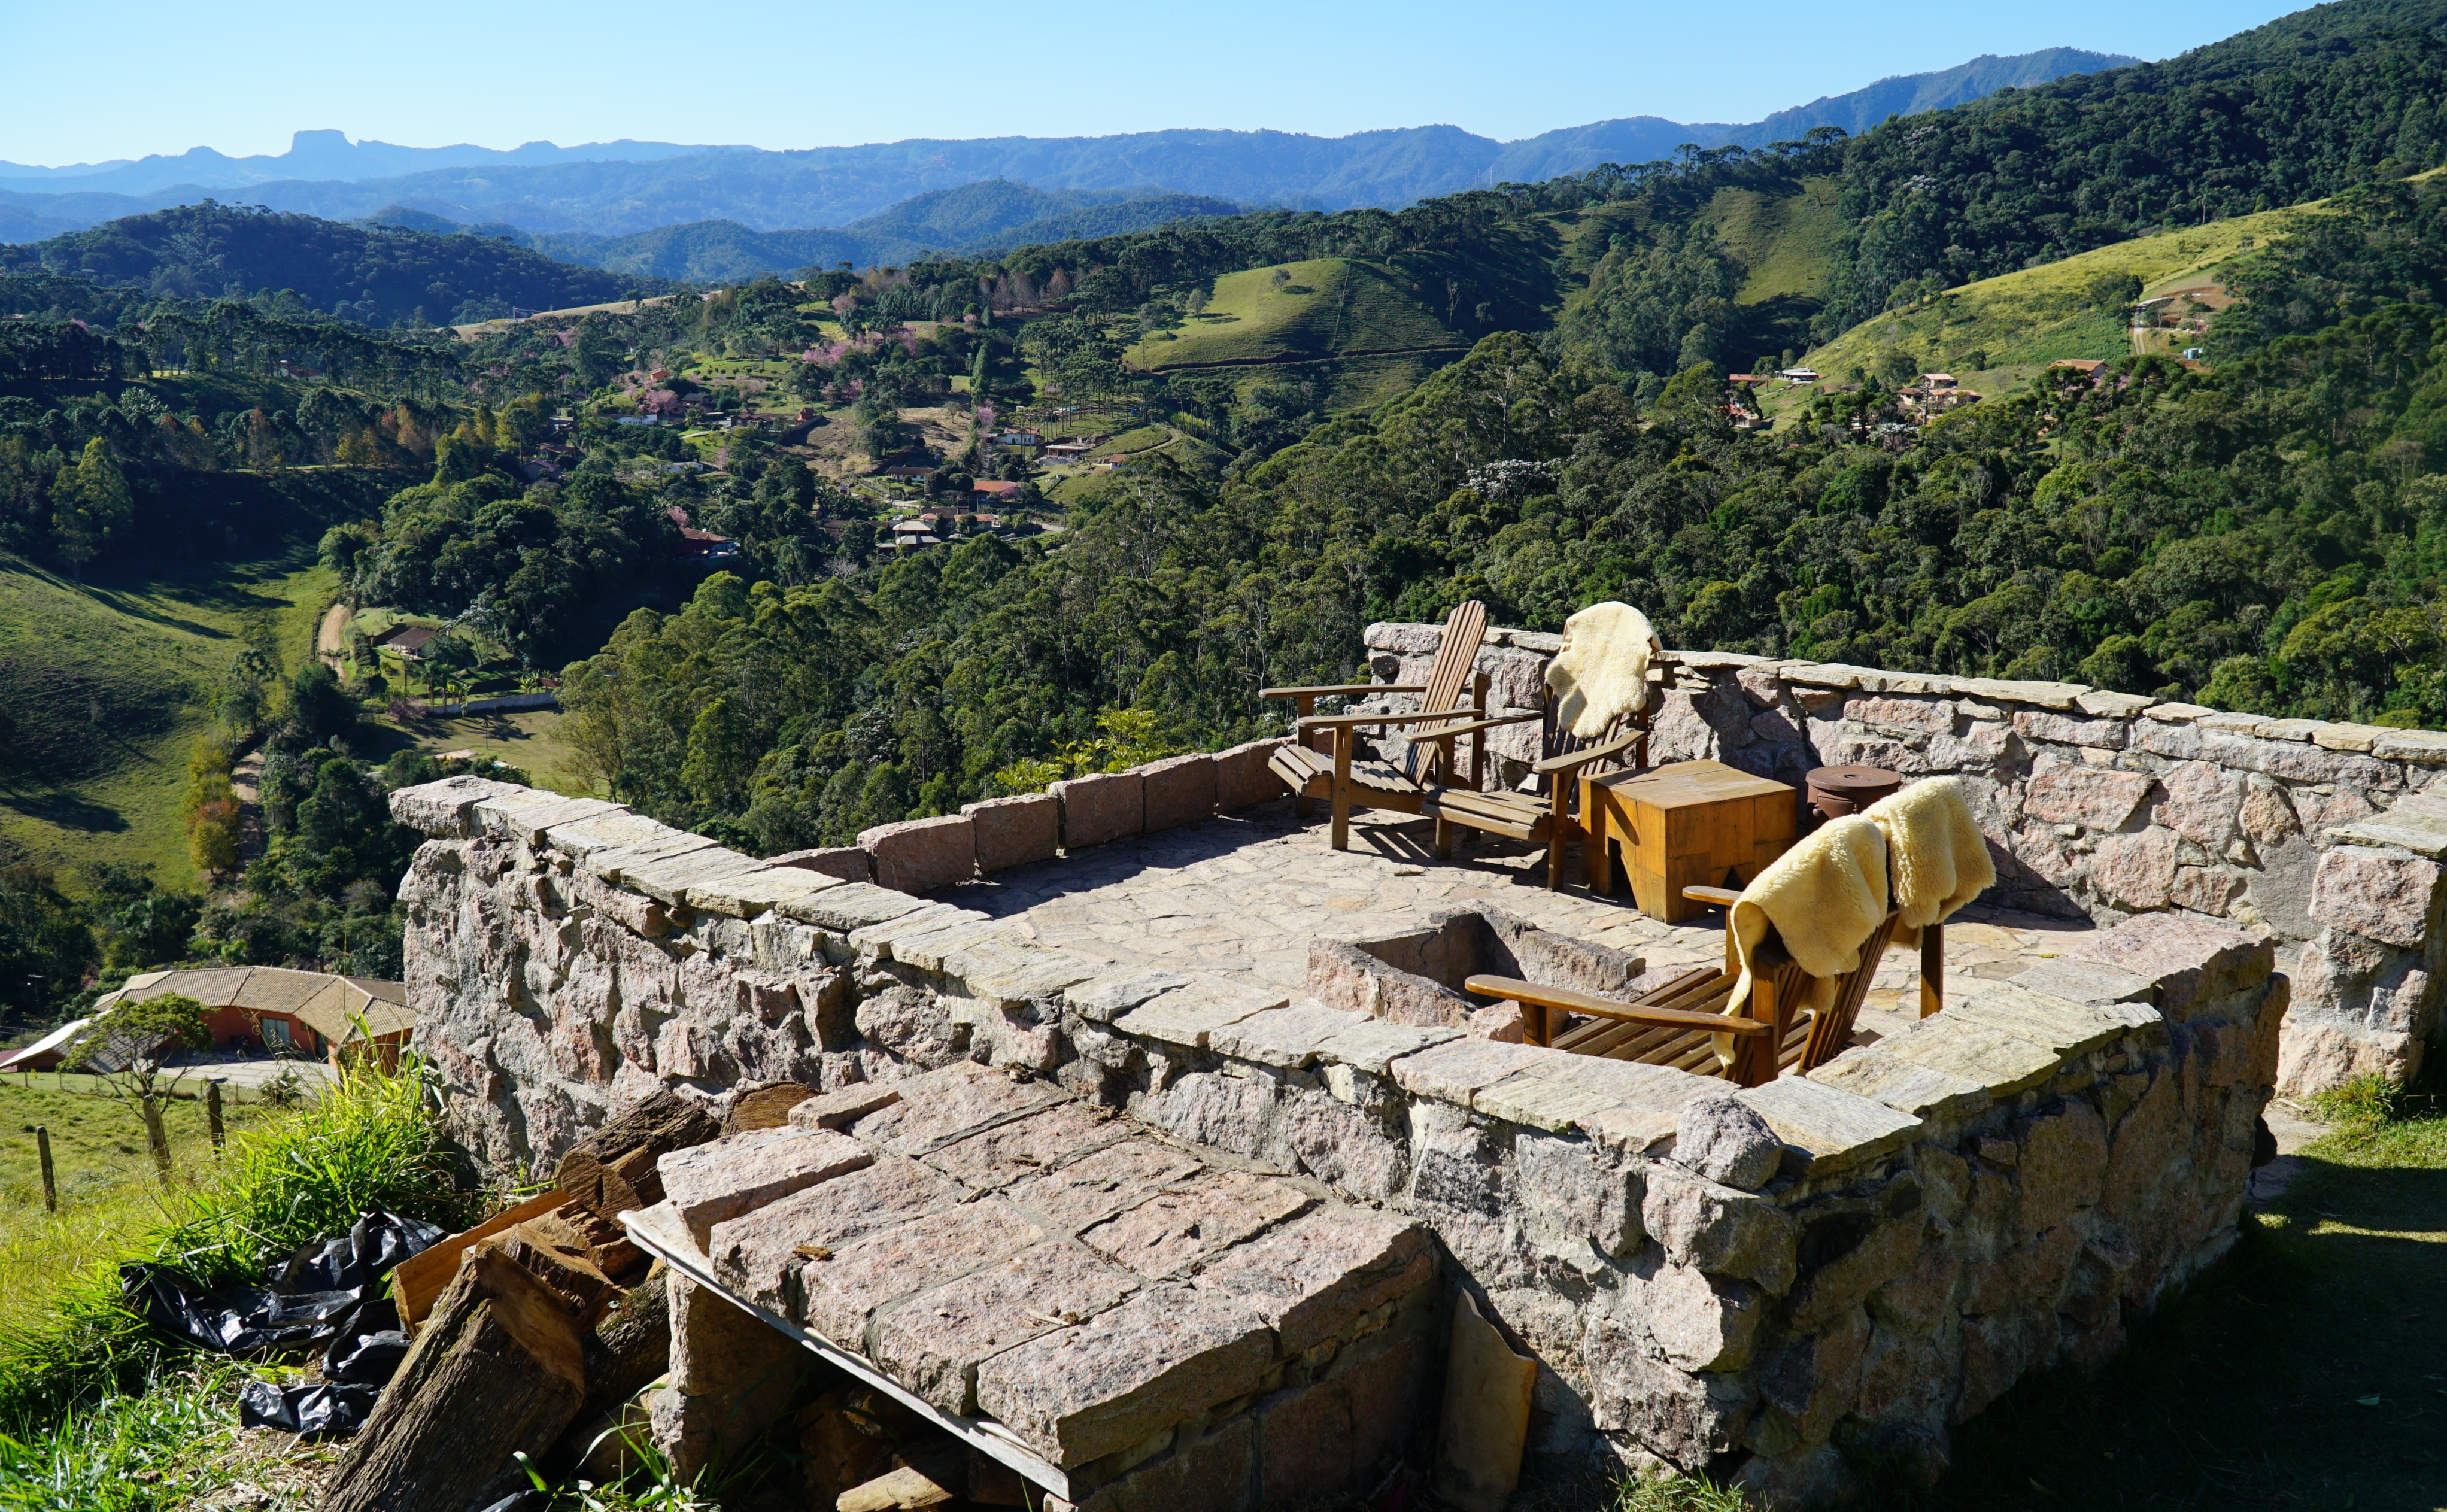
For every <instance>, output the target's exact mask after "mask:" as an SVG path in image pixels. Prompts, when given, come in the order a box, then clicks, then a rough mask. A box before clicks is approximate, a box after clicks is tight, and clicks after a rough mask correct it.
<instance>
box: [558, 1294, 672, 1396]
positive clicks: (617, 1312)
mask: <svg viewBox="0 0 2447 1512" xmlns="http://www.w3.org/2000/svg"><path fill="white" fill-rule="evenodd" d="M580 1342H581V1344H582V1345H583V1348H584V1351H585V1356H586V1410H587V1412H588V1413H589V1414H593V1415H600V1416H610V1415H613V1414H614V1413H615V1411H616V1409H617V1408H619V1407H620V1406H621V1405H622V1404H624V1403H626V1402H628V1401H629V1400H630V1399H631V1398H633V1397H635V1395H636V1394H637V1393H638V1392H639V1391H642V1390H644V1389H646V1388H647V1387H649V1386H652V1385H653V1384H654V1380H655V1378H656V1377H658V1376H660V1375H661V1374H662V1373H663V1372H664V1371H665V1370H670V1369H671V1368H672V1304H671V1297H670V1295H669V1294H668V1293H667V1292H666V1291H665V1290H664V1287H663V1278H662V1277H661V1276H650V1277H648V1278H647V1280H646V1283H645V1284H644V1285H643V1286H640V1287H638V1288H636V1289H635V1291H632V1292H629V1293H626V1294H625V1295H622V1296H621V1298H620V1299H619V1301H617V1302H616V1303H615V1304H613V1307H612V1311H611V1312H609V1313H606V1314H603V1316H602V1317H600V1318H598V1319H597V1320H596V1324H595V1327H594V1328H593V1329H592V1330H590V1331H589V1332H587V1334H586V1337H585V1338H584V1339H583V1340H581V1341H580Z"/></svg>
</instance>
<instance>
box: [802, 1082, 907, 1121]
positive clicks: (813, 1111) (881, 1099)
mask: <svg viewBox="0 0 2447 1512" xmlns="http://www.w3.org/2000/svg"><path fill="white" fill-rule="evenodd" d="M900 1101H901V1089H900V1088H899V1087H894V1086H892V1085H891V1084H889V1083H885V1082H852V1083H851V1084H850V1085H849V1086H847V1087H835V1088H833V1089H832V1090H831V1091H829V1092H819V1093H817V1094H816V1095H815V1096H813V1097H808V1098H803V1099H801V1100H800V1101H799V1102H797V1103H794V1104H792V1105H791V1106H790V1125H791V1126H792V1127H793V1128H806V1129H844V1128H847V1127H849V1126H850V1125H853V1124H855V1123H857V1122H858V1121H859V1120H860V1119H863V1118H864V1117H866V1115H868V1114H869V1113H878V1112H882V1110H883V1109H885V1108H887V1107H890V1106H892V1105H893V1104H895V1103H898V1102H900Z"/></svg>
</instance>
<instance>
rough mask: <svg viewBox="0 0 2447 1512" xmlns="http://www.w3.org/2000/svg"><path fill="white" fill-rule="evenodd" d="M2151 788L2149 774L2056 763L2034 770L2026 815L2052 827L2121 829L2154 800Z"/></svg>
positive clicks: (2025, 800) (2025, 798) (2025, 791)
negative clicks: (2143, 804) (2146, 802)
mask: <svg viewBox="0 0 2447 1512" xmlns="http://www.w3.org/2000/svg"><path fill="white" fill-rule="evenodd" d="M2118 728H2119V730H2120V729H2121V727H2120V726H2119V727H2118ZM2150 784H2151V778H2150V774H2149V773H2147V772H2127V771H2117V770H2115V769H2114V768H2112V767H2105V766H2087V765H2076V764H2075V763H2072V762H2052V763H2049V764H2047V765H2039V766H2034V767H2033V768H2032V770H2031V781H2030V783H2029V784H2028V785H2027V786H2026V787H2025V788H2024V789H2023V791H2022V812H2023V813H2025V814H2028V815H2030V816H2031V817H2032V818H2034V819H2037V820H2040V821H2043V822H2047V823H2050V824H2084V825H2088V826H2089V827H2090V828H2092V829H2106V830H2112V829H2117V828H2120V827H2121V826H2122V825H2123V823H2124V822H2125V821H2126V820H2128V819H2131V818H2132V817H2133V813H2134V810H2135V809H2137V808H2139V807H2140V806H2141V800H2143V799H2144V798H2147V797H2149V796H2150Z"/></svg>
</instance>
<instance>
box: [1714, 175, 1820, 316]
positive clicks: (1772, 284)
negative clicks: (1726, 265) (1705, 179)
mask: <svg viewBox="0 0 2447 1512" xmlns="http://www.w3.org/2000/svg"><path fill="white" fill-rule="evenodd" d="M1841 194H1842V186H1841V185H1840V184H1838V183H1837V182H1836V181H1835V180H1833V179H1831V178H1812V179H1805V180H1801V181H1800V182H1799V183H1797V184H1795V185H1794V186H1793V192H1792V193H1787V194H1770V193H1767V192H1765V191H1763V190H1758V189H1719V190H1717V195H1716V198H1713V199H1711V200H1710V201H1709V202H1708V207H1707V208H1706V209H1705V210H1702V211H1701V212H1699V214H1698V217H1696V218H1697V219H1698V220H1700V221H1702V222H1705V223H1706V224H1707V225H1709V226H1710V227H1712V228H1713V229H1714V230H1715V231H1716V233H1717V237H1718V239H1720V240H1721V241H1723V243H1724V244H1725V250H1726V251H1728V252H1730V253H1732V254H1733V255H1735V256H1736V258H1738V259H1740V261H1741V265H1742V271H1743V275H1742V287H1741V293H1740V294H1739V295H1738V296H1737V297H1738V298H1739V299H1740V301H1741V302H1742V303H1743V304H1746V305H1763V304H1766V303H1768V302H1769V301H1771V300H1774V299H1781V298H1799V299H1808V300H1812V301H1815V300H1816V299H1818V298H1819V297H1820V296H1822V295H1823V294H1825V293H1826V292H1827V289H1828V286H1829V285H1830V284H1831V282H1832V281H1833V280H1834V276H1835V249H1836V246H1837V244H1838V241H1839V238H1840V237H1841V236H1843V234H1844V219H1843V216H1842V213H1841V212H1840V210H1839V209H1838V208H1837V199H1838V198H1839V197H1840V195H1841Z"/></svg>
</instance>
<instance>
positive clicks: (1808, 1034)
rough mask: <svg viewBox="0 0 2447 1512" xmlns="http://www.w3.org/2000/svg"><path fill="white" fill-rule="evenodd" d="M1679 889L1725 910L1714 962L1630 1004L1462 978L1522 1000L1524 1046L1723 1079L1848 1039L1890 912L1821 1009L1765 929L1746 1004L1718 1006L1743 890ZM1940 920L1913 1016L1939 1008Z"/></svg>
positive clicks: (1729, 985) (1800, 1058)
mask: <svg viewBox="0 0 2447 1512" xmlns="http://www.w3.org/2000/svg"><path fill="white" fill-rule="evenodd" d="M1683 896H1684V897H1686V898H1694V899H1696V900H1698V901H1699V902H1703V903H1715V904H1717V905H1718V906H1719V907H1721V908H1723V909H1724V910H1725V959H1724V964H1723V965H1722V966H1703V967H1700V968H1698V969H1697V970H1695V971H1691V972H1687V973H1684V974H1682V975H1680V976H1678V977H1676V978H1675V979H1674V980H1672V981H1670V982H1667V983H1666V984H1665V985H1664V986H1662V987H1659V988H1655V989H1652V990H1651V991H1649V992H1643V993H1641V995H1640V996H1639V997H1636V998H1633V999H1631V1000H1630V1001H1628V1002H1623V1001H1619V1000H1617V999H1614V998H1609V997H1600V996H1598V995H1597V994H1595V993H1593V992H1574V991H1573V990H1571V989H1570V988H1565V987H1544V986H1541V985H1539V984H1538V983H1535V982H1524V981H1518V980H1515V979H1514V978H1511V977H1508V976H1472V977H1470V978H1468V979H1467V980H1466V981H1464V983H1463V984H1462V985H1463V986H1464V987H1465V988H1467V989H1468V990H1469V991H1470V992H1476V993H1478V994H1479V995H1480V996H1482V997H1495V998H1504V999H1508V1000H1510V1001H1512V1002H1515V1003H1518V1004H1520V1005H1521V1018H1522V1028H1523V1031H1524V1033H1523V1038H1524V1039H1526V1040H1527V1042H1528V1043H1529V1044H1532V1045H1550V1046H1552V1047H1553V1048H1555V1049H1561V1050H1570V1051H1572V1052H1573V1053H1574V1054H1577V1055H1603V1056H1606V1057H1608V1058H1610V1059H1613V1060H1618V1061H1641V1062H1644V1063H1646V1064H1647V1065H1651V1066H1670V1067H1673V1068H1676V1069H1677V1070H1684V1071H1691V1072H1694V1073H1696V1074H1698V1075H1700V1076H1722V1077H1724V1078H1725V1079H1726V1080H1728V1081H1730V1082H1733V1083H1735V1084H1736V1085H1738V1086H1741V1087H1757V1086H1759V1085H1760V1084H1761V1083H1764V1082H1772V1081H1774V1080H1775V1078H1776V1077H1777V1075H1779V1074H1780V1073H1782V1072H1784V1071H1788V1070H1790V1071H1796V1072H1808V1071H1812V1070H1815V1069H1817V1068H1819V1067H1821V1066H1824V1065H1826V1064H1827V1063H1828V1062H1829V1061H1831V1060H1833V1059H1834V1058H1835V1057H1836V1056H1837V1055H1840V1054H1842V1053H1843V1051H1844V1049H1845V1047H1846V1046H1848V1045H1849V1044H1851V1042H1852V1030H1853V1026H1854V1022H1855V1021H1856V1020H1857V1019H1858V1017H1859V1015H1860V1011H1861V1002H1862V1000H1863V999H1864V998H1866V997H1867V996H1868V992H1869V983H1870V981H1871V980H1872V979H1873V978H1874V977H1876V975H1877V973H1878V962H1879V960H1880V958H1881V957H1883V956H1884V955H1885V954H1886V953H1887V945H1888V944H1890V943H1891V942H1892V941H1893V939H1894V937H1895V933H1896V929H1897V916H1896V915H1894V914H1893V913H1888V914H1887V917H1886V920H1885V922H1883V923H1881V924H1880V925H1879V926H1878V927H1877V928H1876V929H1875V930H1874V931H1872V932H1871V933H1870V936H1869V938H1868V941H1866V942H1865V943H1864V944H1863V945H1862V947H1861V964H1860V965H1859V966H1857V967H1855V968H1854V969H1853V970H1851V971H1849V972H1848V973H1845V974H1844V976H1843V977H1842V978H1841V979H1840V980H1839V982H1838V985H1837V987H1836V990H1835V1001H1834V1002H1833V1004H1832V1005H1831V1007H1830V1008H1829V1009H1828V1010H1827V1011H1825V1012H1824V1013H1819V1012H1815V1011H1812V1010H1809V1009H1807V1008H1804V1007H1802V1006H1801V1004H1802V1001H1803V999H1804V997H1805V996H1806V995H1807V988H1808V983H1809V977H1808V976H1806V975H1805V974H1804V973H1802V971H1801V969H1800V968H1799V967H1798V966H1796V965H1794V964H1793V958H1792V957H1791V956H1790V955H1787V954H1785V952H1784V947H1783V945H1782V943H1781V942H1780V941H1778V940H1777V939H1776V938H1775V935H1774V931H1773V930H1771V931H1770V932H1769V935H1768V937H1767V939H1766V940H1764V941H1762V942H1761V944H1760V947H1759V949H1758V951H1757V952H1756V953H1755V956H1754V959H1755V962H1756V964H1757V966H1758V970H1757V972H1756V973H1755V974H1754V975H1753V977H1752V978H1751V1000H1750V1005H1749V1007H1748V1008H1747V1009H1746V1010H1745V1011H1742V1012H1739V1013H1728V1012H1726V1011H1724V1010H1725V1004H1726V1002H1727V1000H1728V999H1730V998H1731V997H1732V996H1733V994H1734V988H1735V986H1736V984H1737V982H1738V980H1739V978H1740V976H1741V968H1740V966H1739V964H1738V963H1737V962H1736V959H1735V956H1734V926H1733V905H1734V900H1735V899H1736V898H1739V897H1740V896H1741V895H1740V894H1738V893H1736V892H1734V891H1732V890H1731V889H1729V888H1723V887H1686V888H1684V889H1683ZM1944 992H1945V948H1944V926H1943V925H1941V924H1931V925H1928V926H1927V927H1925V929H1923V930H1922V931H1921V932H1920V1013H1921V1017H1923V1018H1926V1017H1928V1016H1929V1015H1930V1014H1932V1013H1935V1012H1937V1011H1939V1010H1940V1009H1942V1008H1943V1007H1944ZM1565 1013H1577V1014H1582V1015H1584V1016H1585V1017H1586V1018H1587V1019H1588V1020H1589V1022H1587V1023H1585V1024H1579V1025H1575V1026H1573V1027H1572V1028H1570V1029H1568V1030H1564V1031H1563V1032H1562V1033H1556V1032H1554V1028H1555V1026H1556V1025H1557V1024H1558V1023H1559V1022H1561V1019H1560V1015H1562V1014H1565ZM1718 1034H1731V1035H1733V1036H1734V1037H1735V1038H1734V1059H1733V1064H1731V1065H1725V1064H1723V1063H1721V1062H1719V1061H1718V1060H1717V1049H1716V1041H1715V1036H1717V1035H1718Z"/></svg>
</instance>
